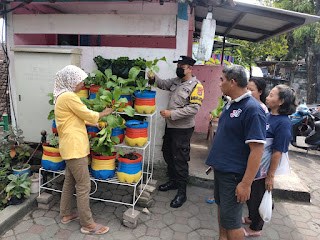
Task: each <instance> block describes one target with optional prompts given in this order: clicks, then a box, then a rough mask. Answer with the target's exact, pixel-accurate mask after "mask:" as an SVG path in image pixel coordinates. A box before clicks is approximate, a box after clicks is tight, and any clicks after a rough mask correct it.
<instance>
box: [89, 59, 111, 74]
mask: <svg viewBox="0 0 320 240" xmlns="http://www.w3.org/2000/svg"><path fill="white" fill-rule="evenodd" d="M93 61H94V62H95V63H96V65H97V67H98V69H99V70H100V71H105V70H106V69H110V68H111V64H112V60H110V59H105V58H103V57H101V56H96V57H94V58H93Z"/></svg>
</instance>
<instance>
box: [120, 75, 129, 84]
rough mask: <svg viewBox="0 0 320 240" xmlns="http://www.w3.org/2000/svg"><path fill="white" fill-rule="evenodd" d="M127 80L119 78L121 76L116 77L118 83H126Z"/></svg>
mask: <svg viewBox="0 0 320 240" xmlns="http://www.w3.org/2000/svg"><path fill="white" fill-rule="evenodd" d="M127 81H128V80H126V79H123V78H121V77H119V78H118V83H120V84H126V83H127Z"/></svg>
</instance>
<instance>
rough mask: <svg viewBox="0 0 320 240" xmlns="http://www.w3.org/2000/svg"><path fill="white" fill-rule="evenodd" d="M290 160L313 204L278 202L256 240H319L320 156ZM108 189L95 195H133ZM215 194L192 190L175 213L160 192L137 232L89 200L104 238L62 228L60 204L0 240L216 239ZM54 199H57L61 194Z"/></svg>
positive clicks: (116, 208)
mask: <svg viewBox="0 0 320 240" xmlns="http://www.w3.org/2000/svg"><path fill="white" fill-rule="evenodd" d="M290 160H291V167H292V169H294V170H295V172H296V173H297V175H298V176H299V177H300V178H301V179H302V181H303V182H304V183H305V184H306V185H307V186H308V187H309V188H310V190H311V203H302V202H291V201H283V200H278V199H275V209H274V211H273V215H272V219H271V222H270V223H267V224H265V227H264V230H263V231H262V236H261V237H260V238H254V239H294V240H295V239H297V240H303V239H306V240H307V239H310V240H311V239H320V158H319V156H317V155H307V156H306V155H305V153H299V152H290ZM110 186H112V187H111V188H110V187H108V186H105V187H104V188H103V189H104V190H101V191H98V193H97V194H96V195H100V196H101V195H107V196H108V197H111V198H115V199H121V198H122V199H125V198H128V196H129V194H130V192H131V190H130V189H126V187H124V186H118V187H117V188H116V187H115V186H114V185H110ZM106 189H108V190H106ZM211 193H212V190H210V189H205V188H200V187H195V186H188V191H187V194H188V201H187V202H186V203H185V204H184V205H183V206H182V207H181V208H178V209H173V208H171V207H170V201H171V199H172V198H173V197H174V195H175V191H169V192H156V193H155V195H154V200H155V205H154V206H153V207H150V208H149V211H150V213H151V214H150V215H147V214H143V213H141V215H140V218H139V224H138V227H137V228H136V229H129V228H127V227H124V226H123V225H122V224H121V221H122V214H123V213H124V212H125V211H126V209H127V207H125V206H121V205H116V204H110V203H102V202H97V201H91V206H92V211H93V213H94V219H95V220H96V221H97V222H99V223H102V224H106V225H108V226H109V227H110V232H109V233H107V234H106V235H102V236H86V235H83V234H81V233H80V231H79V229H80V225H79V221H75V222H72V223H69V224H67V225H64V224H61V223H60V219H61V218H60V216H59V213H58V211H59V202H57V203H56V204H55V205H54V206H53V207H52V208H51V209H50V210H39V209H38V210H35V211H33V212H32V213H31V214H29V215H27V216H26V217H24V218H23V219H22V220H21V221H19V222H18V223H17V225H16V226H13V227H12V228H11V229H8V231H7V232H6V233H5V235H3V236H2V237H1V239H6V240H11V239H23V240H28V239H32V240H36V239H110V240H112V239H119V240H120V239H122V240H127V239H128V240H129V239H142V240H144V239H176V240H180V239H190V240H197V239H203V240H206V239H218V222H217V207H216V205H215V204H207V203H206V202H205V198H206V197H207V196H209V195H210V194H211ZM55 197H56V198H57V199H58V198H59V195H56V196H55ZM140 210H141V208H140ZM244 212H246V208H244Z"/></svg>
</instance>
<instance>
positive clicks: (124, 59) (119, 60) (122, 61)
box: [113, 57, 129, 66]
mask: <svg viewBox="0 0 320 240" xmlns="http://www.w3.org/2000/svg"><path fill="white" fill-rule="evenodd" d="M128 61H129V58H128V57H118V58H117V59H116V60H114V61H113V64H115V65H118V66H127V65H128V63H129V62H128Z"/></svg>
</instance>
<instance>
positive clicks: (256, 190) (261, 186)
mask: <svg viewBox="0 0 320 240" xmlns="http://www.w3.org/2000/svg"><path fill="white" fill-rule="evenodd" d="M265 182H266V179H265V178H262V179H259V180H256V181H253V182H252V185H251V194H250V199H249V200H248V201H247V206H248V210H249V219H250V220H251V221H252V223H251V224H250V229H251V230H253V231H261V230H262V228H263V224H264V221H263V220H262V218H261V217H260V214H259V206H260V203H261V201H262V198H263V194H264V192H265V191H266V187H265Z"/></svg>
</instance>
